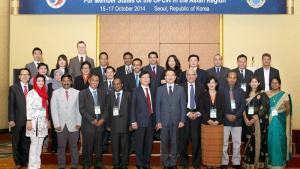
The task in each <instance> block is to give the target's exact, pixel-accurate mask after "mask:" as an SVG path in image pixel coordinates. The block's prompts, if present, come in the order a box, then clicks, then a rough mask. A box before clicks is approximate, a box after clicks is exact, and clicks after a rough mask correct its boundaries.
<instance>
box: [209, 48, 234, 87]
mask: <svg viewBox="0 0 300 169" xmlns="http://www.w3.org/2000/svg"><path fill="white" fill-rule="evenodd" d="M222 64H223V58H222V56H221V55H220V54H216V55H215V56H214V67H212V68H209V69H207V72H208V74H209V75H210V76H214V77H216V78H217V80H218V82H219V85H220V86H223V85H226V84H227V82H226V77H227V73H228V72H229V70H230V69H229V68H227V67H224V66H223V65H222Z"/></svg>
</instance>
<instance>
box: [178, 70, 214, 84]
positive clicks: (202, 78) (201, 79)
mask: <svg viewBox="0 0 300 169" xmlns="http://www.w3.org/2000/svg"><path fill="white" fill-rule="evenodd" d="M196 72H197V79H196V82H197V83H200V84H202V85H205V83H206V80H207V79H208V77H209V75H208V73H207V72H206V71H205V70H203V69H200V68H197V70H196ZM183 74H184V76H183V78H182V83H186V82H187V79H186V71H184V72H183Z"/></svg>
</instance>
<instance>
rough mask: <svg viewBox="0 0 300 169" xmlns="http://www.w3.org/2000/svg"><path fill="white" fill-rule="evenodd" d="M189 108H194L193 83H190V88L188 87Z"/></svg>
mask: <svg viewBox="0 0 300 169" xmlns="http://www.w3.org/2000/svg"><path fill="white" fill-rule="evenodd" d="M190 109H195V91H194V85H191V88H190Z"/></svg>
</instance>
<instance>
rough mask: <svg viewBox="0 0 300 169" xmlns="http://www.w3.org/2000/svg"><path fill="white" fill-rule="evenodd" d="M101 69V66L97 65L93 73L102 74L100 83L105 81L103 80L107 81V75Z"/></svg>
mask: <svg viewBox="0 0 300 169" xmlns="http://www.w3.org/2000/svg"><path fill="white" fill-rule="evenodd" d="M101 69H102V68H101V66H98V67H95V68H93V69H92V71H91V73H93V74H97V75H99V76H100V83H103V82H105V81H106V77H105V74H104V72H103V74H102V70H101Z"/></svg>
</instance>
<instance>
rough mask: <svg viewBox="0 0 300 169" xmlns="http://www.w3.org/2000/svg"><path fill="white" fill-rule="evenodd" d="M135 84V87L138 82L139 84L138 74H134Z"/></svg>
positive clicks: (137, 85)
mask: <svg viewBox="0 0 300 169" xmlns="http://www.w3.org/2000/svg"><path fill="white" fill-rule="evenodd" d="M135 84H136V87H139V84H140V79H139V75H135Z"/></svg>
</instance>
